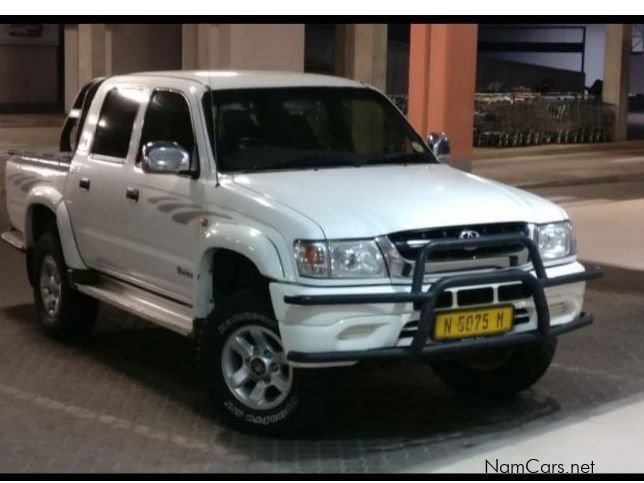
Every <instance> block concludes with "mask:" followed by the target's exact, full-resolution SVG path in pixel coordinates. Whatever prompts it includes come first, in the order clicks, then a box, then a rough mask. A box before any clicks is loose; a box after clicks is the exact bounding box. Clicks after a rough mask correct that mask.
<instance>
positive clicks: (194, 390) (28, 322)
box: [0, 137, 644, 472]
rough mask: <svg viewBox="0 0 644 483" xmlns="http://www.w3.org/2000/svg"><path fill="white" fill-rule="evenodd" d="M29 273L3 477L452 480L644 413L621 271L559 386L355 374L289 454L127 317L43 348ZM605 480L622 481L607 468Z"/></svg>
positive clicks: (5, 317)
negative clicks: (521, 447) (387, 475)
mask: <svg viewBox="0 0 644 483" xmlns="http://www.w3.org/2000/svg"><path fill="white" fill-rule="evenodd" d="M0 139H2V138H1V137H0ZM618 185H619V183H599V184H597V185H596V186H594V187H591V186H590V185H577V186H576V187H575V188H571V187H549V188H539V190H543V191H544V192H543V193H542V194H545V195H547V196H549V197H552V198H556V197H562V196H567V197H573V198H574V199H567V200H566V202H569V203H575V202H582V203H583V202H584V201H588V200H592V199H594V198H593V197H596V196H597V193H605V195H602V197H606V199H609V200H613V199H614V198H619V197H622V196H624V195H623V194H617V193H624V192H626V193H630V194H629V195H627V196H628V197H630V198H628V197H627V198H626V199H637V198H638V197H639V198H644V192H643V190H642V188H640V187H639V186H638V185H637V183H632V186H630V187H629V188H625V187H624V186H618ZM586 190H588V191H586ZM5 223H6V218H5V215H4V213H2V209H0V226H4V224H5ZM23 263H24V261H23V258H22V255H21V254H19V253H17V252H15V251H13V250H11V249H10V248H9V247H6V246H4V245H3V246H0V267H2V275H1V276H0V428H2V431H1V432H0V471H3V472H7V471H17V472H21V471H22V472H24V471H31V472H51V471H71V472H79V471H103V472H117V471H135V472H142V471H146V472H153V471H158V472H173V471H177V472H181V471H184V472H193V471H194V472H197V471H209V472H220V471H221V472H223V471H227V472H232V471H248V472H268V471H287V472H324V471H340V472H373V471H377V472H389V471H410V470H421V469H422V470H423V471H431V470H437V469H443V470H446V469H449V468H450V467H449V465H450V464H452V463H453V462H454V461H460V460H467V458H477V457H478V456H477V454H478V453H479V452H481V451H482V452H484V451H488V450H489V445H494V444H498V443H499V442H514V441H517V440H524V439H525V436H526V435H535V434H541V433H543V432H544V431H546V432H548V431H550V430H552V428H566V427H569V424H570V422H571V421H577V419H578V418H580V417H585V416H586V415H588V414H594V413H598V414H599V413H603V412H604V411H605V410H606V408H607V407H608V408H611V407H613V405H616V404H618V405H623V404H624V403H625V402H628V403H631V402H633V401H638V400H640V399H641V398H644V351H642V350H641V341H642V340H644V325H642V324H641V314H642V313H644V297H643V296H642V295H643V294H642V292H640V291H639V289H640V287H644V284H642V283H641V281H642V280H644V278H642V277H641V276H640V275H639V274H638V273H637V272H636V273H635V275H633V274H632V273H631V274H630V277H631V278H630V279H629V280H631V283H629V285H628V287H629V288H628V289H627V290H624V289H616V288H614V287H615V286H616V283H615V282H619V281H621V280H623V279H624V276H623V274H622V273H621V272H620V271H619V270H613V271H611V272H610V275H609V278H608V279H607V280H603V281H597V282H593V283H592V284H591V287H590V290H589V291H588V294H587V303H586V306H587V308H588V309H589V310H590V311H592V312H594V313H595V314H596V323H595V324H594V325H593V326H591V327H590V328H588V329H587V330H583V331H579V332H577V333H573V334H570V335H568V336H566V337H563V338H562V339H561V341H560V345H559V349H558V353H557V356H556V358H555V361H554V363H553V365H552V367H551V369H550V370H549V371H548V373H547V374H546V375H545V377H544V378H543V379H542V380H541V381H540V382H539V383H538V384H537V385H536V386H535V387H534V388H532V389H531V390H529V391H527V392H526V393H524V394H522V395H521V396H520V397H518V398H516V399H515V400H512V401H505V402H503V403H499V402H493V401H488V400H463V399H460V398H458V397H456V396H454V395H453V394H452V393H451V392H449V391H448V390H447V389H446V388H445V387H443V385H442V384H441V383H440V382H439V381H438V380H437V379H436V377H435V376H434V375H433V374H432V372H431V371H430V370H429V369H428V368H426V367H423V366H414V367H379V366H368V367H357V368H354V369H351V370H347V371H345V373H343V375H342V377H343V384H342V386H341V389H340V391H339V392H338V394H337V395H336V402H335V403H336V407H335V408H329V411H328V412H325V413H324V414H320V415H319V417H320V419H321V421H322V423H323V424H322V426H323V428H324V429H323V430H322V431H321V432H320V433H318V434H312V435H306V436H303V437H302V438H301V439H291V440H279V439H271V438H259V437H254V436H250V435H245V434H241V433H238V432H235V431H232V430H229V429H227V428H226V427H224V426H223V425H222V424H221V423H220V422H219V421H218V419H217V416H216V415H215V414H212V412H211V411H210V410H209V406H208V401H207V399H206V397H205V395H204V393H203V391H202V390H201V388H200V387H199V384H198V382H197V380H196V378H195V376H194V368H193V362H192V361H193V348H192V346H191V344H190V342H189V341H187V340H184V339H183V338H181V337H179V336H176V335H174V334H172V333H169V332H166V331H164V330H162V329H157V328H154V327H152V326H150V325H148V324H146V323H143V322H141V321H138V320H135V319H134V318H132V317H131V316H128V315H125V314H123V313H122V312H119V311H116V310H113V309H107V310H103V311H102V313H101V318H100V321H99V326H98V330H97V332H96V334H95V335H94V336H93V337H92V338H90V339H88V340H85V341H78V342H75V343H74V342H69V341H63V340H56V339H53V338H51V337H48V336H46V335H45V334H43V333H42V332H41V331H40V330H39V328H38V326H37V324H36V320H35V312H34V308H33V305H32V298H31V294H30V291H29V289H28V284H27V281H26V279H25V276H24V267H23ZM638 277H639V278H638ZM617 285H619V284H617ZM609 456H610V455H607V456H606V457H609ZM585 462H586V461H580V463H585ZM596 464H597V471H602V468H604V470H603V471H605V468H607V467H608V466H606V462H605V461H602V460H601V458H598V460H597V461H596ZM642 464H643V465H644V462H642ZM602 465H604V466H602ZM456 469H458V467H457V468H456ZM642 470H643V471H644V468H643V469H642Z"/></svg>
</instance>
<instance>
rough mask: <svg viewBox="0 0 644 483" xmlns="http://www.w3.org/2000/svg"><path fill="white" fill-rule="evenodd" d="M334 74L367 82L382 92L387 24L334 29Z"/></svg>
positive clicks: (384, 73) (385, 72)
mask: <svg viewBox="0 0 644 483" xmlns="http://www.w3.org/2000/svg"><path fill="white" fill-rule="evenodd" d="M336 36H337V37H336V38H337V40H336V72H337V74H338V75H341V76H344V77H348V78H350V79H355V80H358V81H361V82H366V83H367V84H370V85H372V86H374V87H377V88H378V89H380V90H381V91H383V92H384V91H385V89H386V87H387V25H386V24H340V25H338V26H337V27H336Z"/></svg>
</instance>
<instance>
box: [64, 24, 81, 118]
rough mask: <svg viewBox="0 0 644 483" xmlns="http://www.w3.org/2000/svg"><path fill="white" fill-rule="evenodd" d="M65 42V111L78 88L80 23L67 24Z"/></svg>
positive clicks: (69, 106) (70, 104)
mask: <svg viewBox="0 0 644 483" xmlns="http://www.w3.org/2000/svg"><path fill="white" fill-rule="evenodd" d="M64 43H65V46H64V48H65V112H68V111H69V110H70V109H71V107H72V103H73V102H74V99H75V98H76V94H77V93H78V89H80V86H79V84H78V25H77V24H66V25H65V31H64Z"/></svg>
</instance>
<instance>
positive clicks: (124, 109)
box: [92, 88, 141, 158]
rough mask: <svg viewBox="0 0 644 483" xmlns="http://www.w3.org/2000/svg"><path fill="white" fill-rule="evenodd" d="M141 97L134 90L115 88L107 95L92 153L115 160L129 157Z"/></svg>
mask: <svg viewBox="0 0 644 483" xmlns="http://www.w3.org/2000/svg"><path fill="white" fill-rule="evenodd" d="M140 96H141V94H140V91H135V90H133V89H119V88H115V89H112V90H111V91H109V92H108V93H107V95H106V96H105V99H104V100H103V105H102V106H101V114H100V116H99V119H98V125H97V126H96V133H95V134H94V144H93V146H92V153H94V154H102V155H104V156H112V157H114V158H125V157H126V156H127V150H128V146H129V144H130V137H131V136H132V125H133V124H134V118H135V117H136V112H137V110H138V108H139V99H140Z"/></svg>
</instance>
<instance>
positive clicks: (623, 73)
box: [602, 24, 632, 141]
mask: <svg viewBox="0 0 644 483" xmlns="http://www.w3.org/2000/svg"><path fill="white" fill-rule="evenodd" d="M631 49H632V30H631V25H628V24H607V25H606V47H605V51H604V86H603V90H602V99H603V101H604V102H606V103H608V104H612V105H613V106H614V107H615V129H614V131H613V139H614V140H615V141H623V140H625V139H626V131H627V127H628V84H629V75H630V66H631Z"/></svg>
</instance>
